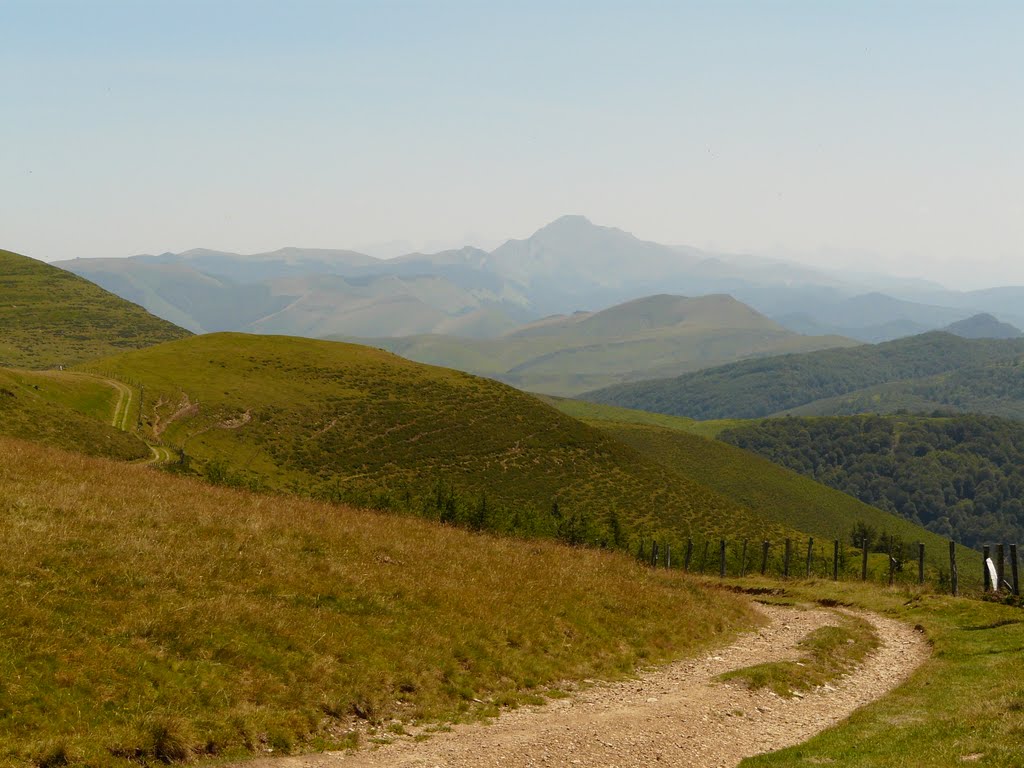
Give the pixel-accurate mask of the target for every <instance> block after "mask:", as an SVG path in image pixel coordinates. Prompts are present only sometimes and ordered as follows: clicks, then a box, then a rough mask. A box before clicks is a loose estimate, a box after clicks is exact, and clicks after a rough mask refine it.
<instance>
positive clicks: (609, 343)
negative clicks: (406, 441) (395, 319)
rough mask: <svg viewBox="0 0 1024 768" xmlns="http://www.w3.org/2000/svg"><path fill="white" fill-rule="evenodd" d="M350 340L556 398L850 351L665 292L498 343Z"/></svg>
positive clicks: (530, 328)
mask: <svg viewBox="0 0 1024 768" xmlns="http://www.w3.org/2000/svg"><path fill="white" fill-rule="evenodd" d="M351 340H352V341H358V342H360V343H365V344H368V345H370V346H376V347H381V348H383V349H388V350H390V351H392V352H395V353H397V354H400V355H402V356H403V357H407V358H409V359H411V360H416V361H417V362H423V363H429V364H432V365H442V366H445V367H449V368H456V369H459V370H464V371H468V372H470V373H475V374H478V375H482V376H489V377H492V378H496V379H498V380H499V381H504V382H506V383H508V384H512V385H513V386H516V387H519V388H520V389H525V390H528V391H533V392H545V393H549V394H558V395H567V394H576V393H579V392H582V391H584V390H587V389H591V388H594V387H596V386H600V385H603V384H609V383H612V382H619V381H631V380H637V379H644V378H653V377H657V376H665V375H672V374H678V373H681V372H683V371H689V370H696V369H699V368H703V367H708V366H712V365H717V364H721V363H723V362H726V361H731V360H736V359H738V358H744V357H753V356H762V355H771V354H783V353H786V352H792V351H797V350H799V351H804V350H814V349H827V348H832V347H841V346H849V345H852V344H854V342H852V341H850V340H848V339H843V338H839V337H807V336H800V335H797V334H794V333H792V332H790V331H787V330H785V329H784V328H782V327H781V326H779V325H777V324H776V323H774V322H772V321H771V320H769V319H768V318H766V317H764V316H763V315H761V314H759V313H757V312H755V311H754V310H752V309H751V308H750V307H748V306H746V305H744V304H741V303H740V302H738V301H736V300H735V299H733V298H732V297H730V296H701V297H696V298H688V297H684V296H669V295H664V294H662V295H656V296H648V297H645V298H642V299H636V300H634V301H630V302H626V303H625V304H620V305H618V306H615V307H610V308H608V309H605V310H602V311H600V312H577V313H574V314H572V315H556V316H553V317H547V318H544V319H542V320H539V321H536V322H534V323H530V324H528V325H525V326H523V327H521V328H518V329H516V330H514V331H511V332H509V333H507V334H505V335H504V336H502V337H500V338H497V339H486V340H482V339H481V340H472V339H465V338H457V337H443V336H437V335H431V336H414V337H411V338H395V339H389V338H369V339H351Z"/></svg>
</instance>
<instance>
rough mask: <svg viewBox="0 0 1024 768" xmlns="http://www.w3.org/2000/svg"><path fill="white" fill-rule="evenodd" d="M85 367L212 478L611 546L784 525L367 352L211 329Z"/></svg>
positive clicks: (571, 427) (569, 430)
mask: <svg viewBox="0 0 1024 768" xmlns="http://www.w3.org/2000/svg"><path fill="white" fill-rule="evenodd" d="M94 368H95V369H96V370H103V371H107V372H109V373H110V374H111V375H114V376H117V377H118V378H121V379H123V380H131V381H135V382H139V383H140V384H141V385H142V386H144V387H145V405H144V410H143V413H142V422H143V424H144V427H145V428H144V434H145V435H146V436H148V437H149V438H150V439H152V440H159V441H162V442H163V444H164V445H166V446H168V447H170V448H172V449H174V450H176V451H179V452H180V453H181V455H182V462H181V464H182V466H185V465H189V466H191V467H192V469H193V470H198V471H200V472H202V473H203V474H205V475H206V476H207V477H209V478H210V479H213V480H216V481H220V482H231V483H238V484H247V485H255V486H259V487H268V488H275V489H280V490H287V491H293V492H298V493H302V494H308V495H313V496H318V497H322V498H327V499H332V500H339V501H351V502H356V503H359V504H361V505H369V506H375V507H382V508H389V509H396V510H400V511H405V510H407V511H410V512H414V513H417V514H424V515H426V516H428V517H433V518H434V519H441V520H448V521H451V522H460V523H465V524H468V525H472V526H479V527H487V528H496V529H498V530H515V531H518V532H524V533H528V534H537V535H558V536H561V537H562V538H564V539H566V540H570V541H591V542H595V543H600V542H601V541H605V542H606V543H614V544H616V545H624V544H625V543H626V539H627V538H631V537H633V536H639V535H644V534H646V535H648V536H650V535H654V534H656V533H660V534H661V535H663V536H666V537H671V536H675V537H676V540H677V541H678V539H679V537H681V536H683V535H686V532H697V531H700V532H703V533H709V532H714V531H725V530H729V531H732V532H735V531H739V530H746V531H751V532H755V531H757V532H759V533H757V534H756V535H765V534H767V535H769V536H770V537H777V536H778V535H781V531H782V530H783V528H782V527H781V526H779V525H777V524H776V523H774V522H773V521H769V520H764V519H761V518H759V517H758V516H757V515H756V514H754V513H752V512H751V511H749V510H745V509H742V508H740V507H738V506H736V505H734V504H733V503H731V502H730V501H728V500H727V499H724V498H723V497H720V496H719V495H717V494H715V493H714V492H712V491H710V490H709V489H707V488H704V487H701V486H699V485H698V484H695V483H692V482H690V481H688V480H686V479H685V478H681V477H672V476H669V475H666V473H665V471H664V468H663V467H661V466H660V465H657V464H655V463H653V462H650V461H648V460H646V459H644V458H643V457H641V456H639V455H638V454H636V452H635V451H633V450H631V449H629V448H628V447H626V446H623V445H621V444H619V443H617V442H616V441H614V440H612V439H610V438H608V437H607V436H605V435H604V434H602V433H600V432H598V431H596V430H594V429H593V428H590V427H587V426H586V425H583V424H581V423H580V422H578V421H576V420H574V419H571V418H569V417H567V416H564V415H563V414H560V413H558V412H557V411H555V410H554V409H552V408H550V407H549V406H547V405H545V404H543V403H541V402H540V401H538V400H537V399H536V398H533V397H531V396H529V395H526V394H524V393H522V392H519V391H518V390H515V389H513V388H511V387H508V386H505V385H503V384H500V383H498V382H495V381H491V380H489V379H481V378H477V377H474V376H470V375H468V374H464V373H459V372H456V371H451V370H446V369H442V368H434V367H430V366H424V365H420V364H418V363H413V362H410V361H408V360H404V359H402V358H400V357H397V356H395V355H392V354H389V353H387V352H382V351H380V350H374V349H369V348H366V347H360V346H355V345H350V344H341V343H336V342H326V341H314V340H310V339H299V338H290V337H278V336H274V337H261V336H249V335H242V334H211V335H205V336H197V337H193V338H191V339H187V340H184V341H181V342H175V343H172V344H164V345H161V346H159V347H156V348H153V349H151V350H140V351H139V352H133V353H128V354H124V355H120V356H118V357H114V358H109V359H106V360H103V361H100V362H99V363H97V364H96V365H95V366H94Z"/></svg>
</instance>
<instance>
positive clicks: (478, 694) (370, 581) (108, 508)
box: [0, 439, 754, 766]
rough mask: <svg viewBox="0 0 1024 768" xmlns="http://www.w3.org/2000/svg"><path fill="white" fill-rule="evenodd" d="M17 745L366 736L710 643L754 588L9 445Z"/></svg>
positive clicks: (107, 757)
mask: <svg viewBox="0 0 1024 768" xmlns="http://www.w3.org/2000/svg"><path fill="white" fill-rule="evenodd" d="M0 551H2V552H3V556H2V557H0V600H2V603H3V605H4V611H3V612H2V614H0V762H2V763H6V764H10V765H16V766H32V765H34V766H52V765H60V764H67V763H70V764H82V765H90V766H127V765H138V764H139V763H153V764H156V763H159V762H162V761H163V762H168V761H170V762H174V761H181V760H186V759H194V758H204V759H205V758H220V759H225V758H232V757H244V756H245V755H248V754H252V753H253V752H265V751H266V750H268V749H273V750H275V752H277V753H281V752H289V751H293V750H299V749H318V748H327V747H342V746H346V745H352V744H353V743H354V742H355V741H356V740H357V738H358V737H357V735H356V734H357V733H358V732H359V730H358V729H353V723H361V725H362V731H364V732H366V733H368V734H371V735H372V734H373V733H374V732H379V733H381V734H384V733H386V729H387V727H388V725H389V724H390V725H393V724H394V722H395V719H399V720H401V721H403V722H417V723H444V722H447V721H451V720H456V719H465V718H470V717H477V716H482V715H487V714H493V713H496V712H497V711H498V710H499V708H500V707H503V706H515V705H516V704H518V703H520V702H523V701H534V700H537V699H538V697H540V696H542V695H545V694H547V695H557V694H558V688H559V687H560V686H564V685H565V683H564V681H573V680H580V679H584V678H591V677H600V678H614V677H618V676H622V675H624V674H627V673H629V672H630V671H631V670H632V669H634V668H635V667H636V666H637V665H638V664H643V663H648V662H656V661H662V660H666V659H669V658H673V657H679V656H683V655H686V654H691V653H694V652H696V651H697V650H698V649H700V648H701V647H704V646H706V645H708V644H710V643H713V642H718V641H721V640H723V639H725V637H726V636H728V635H729V634H730V633H731V632H733V631H734V630H736V629H737V628H739V627H741V626H744V625H748V624H749V623H751V622H752V621H754V618H753V615H752V613H751V612H750V610H749V608H747V607H746V606H745V604H744V602H743V600H742V599H741V598H739V597H733V596H727V595H722V594H715V595H710V594H709V593H708V592H707V591H705V590H704V588H702V587H700V586H698V585H697V584H696V583H695V582H694V581H693V580H691V579H687V578H686V577H684V576H682V575H681V574H678V573H667V572H665V571H663V570H662V571H652V570H649V569H647V568H644V567H642V566H640V565H638V564H636V563H635V562H634V561H633V560H631V559H630V558H628V557H626V556H623V555H618V554H613V553H610V552H604V551H598V550H590V549H578V548H569V547H565V546H562V545H558V544H555V543H552V542H544V541H524V540H519V539H515V538H500V537H495V536H490V535H483V534H472V533H468V532H466V531H464V530H460V529H456V528H451V527H445V526H441V525H437V524H432V523H428V522H425V521H422V520H419V519H414V518H410V517H407V516H400V515H384V514H379V513H372V512H366V511H360V510H355V509H351V508H346V507H342V506H335V505H329V504H323V503H316V502H312V501H304V500H299V499H295V498H288V497H281V496H272V495H256V494H252V493H248V492H244V491H239V490H234V489H230V488H222V487H211V486H209V485H207V484H204V483H202V482H200V481H198V480H192V479H187V478H181V477H175V476H171V475H167V474H165V473H161V472H158V471H156V470H153V469H150V468H147V467H143V466H138V465H130V464H123V463H117V462H113V461H109V460H104V459H95V458H87V457H83V456H79V455H75V454H70V453H64V452H61V451H58V450H56V449H52V448H46V447H42V446H38V445H34V444H30V443H25V442H20V441H14V440H7V439H0Z"/></svg>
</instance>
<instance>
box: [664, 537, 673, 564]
mask: <svg viewBox="0 0 1024 768" xmlns="http://www.w3.org/2000/svg"><path fill="white" fill-rule="evenodd" d="M665 568H667V569H671V568H672V545H671V544H668V543H666V544H665Z"/></svg>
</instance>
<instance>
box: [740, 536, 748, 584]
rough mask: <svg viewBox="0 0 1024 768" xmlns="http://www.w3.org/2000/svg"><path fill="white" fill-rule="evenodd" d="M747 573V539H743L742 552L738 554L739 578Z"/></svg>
mask: <svg viewBox="0 0 1024 768" xmlns="http://www.w3.org/2000/svg"><path fill="white" fill-rule="evenodd" d="M746 575H747V540H746V539H744V540H743V554H742V555H741V556H740V578H741V579H742V578H743V577H744V576H746Z"/></svg>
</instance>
